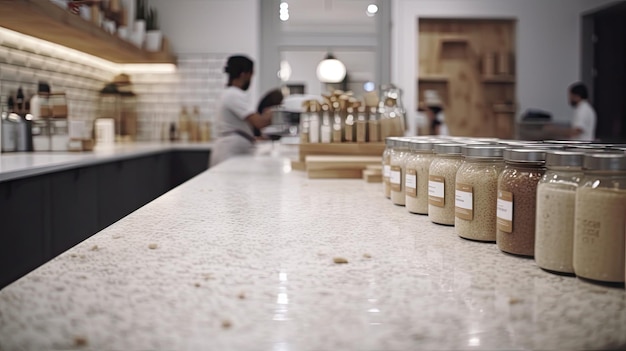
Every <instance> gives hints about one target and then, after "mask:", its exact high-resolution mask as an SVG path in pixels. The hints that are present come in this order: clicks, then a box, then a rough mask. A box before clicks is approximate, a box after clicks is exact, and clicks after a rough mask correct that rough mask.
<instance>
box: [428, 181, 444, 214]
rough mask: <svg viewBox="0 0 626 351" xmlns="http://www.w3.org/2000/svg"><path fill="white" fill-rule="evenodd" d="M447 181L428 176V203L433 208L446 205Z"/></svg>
mask: <svg viewBox="0 0 626 351" xmlns="http://www.w3.org/2000/svg"><path fill="white" fill-rule="evenodd" d="M444 183H445V179H444V178H443V177H441V176H434V175H430V176H428V203H429V204H431V205H433V206H438V207H444V205H445V194H446V193H445V184H444Z"/></svg>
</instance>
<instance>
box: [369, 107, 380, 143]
mask: <svg viewBox="0 0 626 351" xmlns="http://www.w3.org/2000/svg"><path fill="white" fill-rule="evenodd" d="M367 127H368V128H367V129H368V132H369V141H370V142H373V143H377V142H379V141H381V138H380V121H379V119H378V111H377V109H376V107H371V108H370V116H369V121H368V122H367Z"/></svg>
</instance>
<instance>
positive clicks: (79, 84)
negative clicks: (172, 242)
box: [0, 32, 228, 141]
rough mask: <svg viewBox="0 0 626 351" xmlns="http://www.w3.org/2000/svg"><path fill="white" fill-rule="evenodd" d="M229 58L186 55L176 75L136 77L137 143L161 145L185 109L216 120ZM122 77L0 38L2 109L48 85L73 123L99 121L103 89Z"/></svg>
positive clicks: (99, 64)
mask: <svg viewBox="0 0 626 351" xmlns="http://www.w3.org/2000/svg"><path fill="white" fill-rule="evenodd" d="M227 56H228V55H227V54H212V53H207V54H181V55H179V56H178V65H177V70H176V71H175V72H173V73H141V72H140V73H136V72H135V73H132V74H131V81H132V83H133V91H134V92H135V93H136V94H137V119H138V135H137V140H144V141H146V140H151V141H155V140H160V138H161V129H162V128H163V126H164V125H169V123H171V122H174V121H177V119H178V116H179V115H180V111H181V108H182V107H183V106H185V107H187V108H188V110H189V111H190V112H191V110H192V109H193V107H194V106H198V108H199V109H200V118H201V119H202V120H205V121H207V120H208V121H213V120H214V112H215V103H216V101H217V98H218V97H219V92H220V90H221V89H223V87H224V85H225V83H226V80H225V79H226V78H225V75H224V74H223V71H222V70H223V67H224V63H225V60H226V58H227ZM118 73H120V66H119V65H116V64H114V63H111V62H108V61H103V60H100V59H97V58H94V57H90V56H87V55H81V54H79V53H76V54H73V53H71V52H70V53H69V54H68V51H67V50H63V49H62V48H58V47H56V46H55V45H52V44H50V45H48V44H45V43H43V44H42V43H40V42H37V41H36V40H32V41H31V40H22V39H21V38H20V37H17V36H13V35H12V34H11V32H2V33H0V104H1V106H2V109H3V110H4V109H5V108H6V105H7V98H8V96H9V95H10V94H15V92H16V91H17V89H18V88H19V87H22V89H23V91H24V94H25V95H26V97H27V98H28V97H29V96H31V95H32V94H34V93H35V92H36V91H37V83H38V82H39V81H46V82H48V83H49V84H50V86H51V89H52V91H53V92H65V93H66V95H67V102H68V108H69V118H70V119H82V120H91V121H93V120H94V119H95V118H97V117H98V104H99V92H100V90H101V89H102V88H103V87H104V86H105V85H106V84H107V83H108V82H110V81H111V80H112V79H113V77H114V76H115V75H116V74H118Z"/></svg>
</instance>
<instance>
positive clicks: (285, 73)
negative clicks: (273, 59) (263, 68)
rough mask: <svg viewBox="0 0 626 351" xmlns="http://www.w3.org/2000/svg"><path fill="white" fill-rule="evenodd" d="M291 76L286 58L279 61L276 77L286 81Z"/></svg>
mask: <svg viewBox="0 0 626 351" xmlns="http://www.w3.org/2000/svg"><path fill="white" fill-rule="evenodd" d="M290 77H291V65H290V64H289V62H287V61H286V60H283V61H280V70H279V71H278V78H280V80H282V81H283V82H286V81H288V80H289V78H290Z"/></svg>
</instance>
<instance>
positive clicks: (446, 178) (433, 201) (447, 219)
mask: <svg viewBox="0 0 626 351" xmlns="http://www.w3.org/2000/svg"><path fill="white" fill-rule="evenodd" d="M463 146H464V145H463V144H436V145H435V147H434V149H435V158H434V159H433V162H432V163H431V164H430V168H429V169H428V218H429V219H430V220H431V222H433V223H437V224H444V225H454V192H455V191H454V189H455V183H456V173H457V171H458V170H459V167H460V166H461V163H463V155H462V154H461V151H462V149H461V148H462V147H463Z"/></svg>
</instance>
